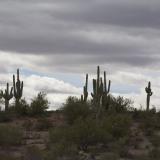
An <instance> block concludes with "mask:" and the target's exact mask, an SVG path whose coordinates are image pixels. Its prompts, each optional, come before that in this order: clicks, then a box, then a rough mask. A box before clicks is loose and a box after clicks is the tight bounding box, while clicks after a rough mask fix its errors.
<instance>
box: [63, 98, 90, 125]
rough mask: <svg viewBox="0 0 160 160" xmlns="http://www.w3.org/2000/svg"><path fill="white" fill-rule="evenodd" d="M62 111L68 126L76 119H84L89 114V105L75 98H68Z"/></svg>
mask: <svg viewBox="0 0 160 160" xmlns="http://www.w3.org/2000/svg"><path fill="white" fill-rule="evenodd" d="M62 111H63V114H64V116H65V118H66V120H67V122H68V123H69V124H73V123H74V121H75V120H76V119H79V118H86V117H87V116H88V115H89V114H90V113H91V111H90V105H89V104H88V103H82V102H81V100H79V99H78V98H76V97H68V99H67V100H66V103H65V104H64V106H63V107H62Z"/></svg>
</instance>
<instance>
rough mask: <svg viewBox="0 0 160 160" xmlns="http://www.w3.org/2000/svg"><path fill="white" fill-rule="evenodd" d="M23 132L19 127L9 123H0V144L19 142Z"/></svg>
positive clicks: (6, 144) (15, 143) (17, 143)
mask: <svg viewBox="0 0 160 160" xmlns="http://www.w3.org/2000/svg"><path fill="white" fill-rule="evenodd" d="M22 137H23V133H22V131H21V129H20V128H18V127H13V126H9V125H0V145H2V146H8V145H19V144H21V141H22Z"/></svg>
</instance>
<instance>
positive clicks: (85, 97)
mask: <svg viewBox="0 0 160 160" xmlns="http://www.w3.org/2000/svg"><path fill="white" fill-rule="evenodd" d="M87 98H88V74H86V82H85V86H84V87H83V95H81V101H82V102H87Z"/></svg>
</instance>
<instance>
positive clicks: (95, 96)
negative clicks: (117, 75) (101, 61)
mask: <svg viewBox="0 0 160 160" xmlns="http://www.w3.org/2000/svg"><path fill="white" fill-rule="evenodd" d="M110 86H111V81H110V80H109V82H108V87H107V85H106V72H104V82H103V79H102V78H101V77H100V67H99V66H98V67H97V79H93V93H91V96H92V102H93V105H94V106H95V109H96V110H97V111H96V112H97V113H96V118H99V117H100V114H101V112H102V106H105V107H106V109H107V108H108V94H109V92H110Z"/></svg>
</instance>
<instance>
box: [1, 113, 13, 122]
mask: <svg viewBox="0 0 160 160" xmlns="http://www.w3.org/2000/svg"><path fill="white" fill-rule="evenodd" d="M11 120H12V113H10V112H5V111H0V122H9V121H11Z"/></svg>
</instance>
